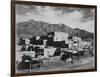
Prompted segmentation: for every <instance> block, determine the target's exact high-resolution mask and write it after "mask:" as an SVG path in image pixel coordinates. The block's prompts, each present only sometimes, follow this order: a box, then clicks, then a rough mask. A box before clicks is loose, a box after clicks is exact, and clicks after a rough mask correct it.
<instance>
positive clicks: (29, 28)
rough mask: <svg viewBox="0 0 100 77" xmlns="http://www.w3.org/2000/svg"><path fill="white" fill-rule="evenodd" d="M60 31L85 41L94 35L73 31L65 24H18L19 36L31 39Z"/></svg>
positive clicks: (33, 22)
mask: <svg viewBox="0 0 100 77" xmlns="http://www.w3.org/2000/svg"><path fill="white" fill-rule="evenodd" d="M53 31H60V32H68V33H69V34H70V35H75V36H78V37H81V38H83V39H86V38H92V37H93V33H90V32H87V31H85V30H81V29H78V28H76V29H73V28H71V27H69V26H66V25H65V24H49V23H45V22H42V21H34V20H29V21H27V22H21V23H18V24H17V36H18V37H19V38H20V37H31V36H37V35H46V34H47V32H53Z"/></svg>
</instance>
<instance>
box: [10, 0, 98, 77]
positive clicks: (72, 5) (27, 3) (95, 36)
mask: <svg viewBox="0 0 100 77" xmlns="http://www.w3.org/2000/svg"><path fill="white" fill-rule="evenodd" d="M16 4H25V5H41V6H42V5H45V6H46V5H47V6H60V7H78V8H94V9H95V19H94V20H95V22H94V40H95V42H94V50H95V63H94V64H95V68H94V69H78V70H61V71H50V72H31V73H16V69H15V65H16V64H15V60H16V59H15V58H16V57H15V56H16V55H15V51H16V45H15V44H16V43H15V41H16V34H15V32H16V29H15V28H16V27H15V25H16V14H15V13H16V9H15V5H16ZM92 71H97V6H96V5H82V4H67V3H66V4H65V3H50V2H34V1H16V0H12V1H11V77H15V76H28V75H45V74H60V73H80V72H92Z"/></svg>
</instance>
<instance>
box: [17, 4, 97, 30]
mask: <svg viewBox="0 0 100 77" xmlns="http://www.w3.org/2000/svg"><path fill="white" fill-rule="evenodd" d="M94 17H95V10H94V9H93V8H75V7H60V6H39V5H22V4H16V23H20V22H24V21H29V20H31V19H33V20H35V21H43V22H47V23H50V24H61V23H62V24H65V25H66V26H69V27H72V28H80V29H83V30H86V31H89V32H94Z"/></svg>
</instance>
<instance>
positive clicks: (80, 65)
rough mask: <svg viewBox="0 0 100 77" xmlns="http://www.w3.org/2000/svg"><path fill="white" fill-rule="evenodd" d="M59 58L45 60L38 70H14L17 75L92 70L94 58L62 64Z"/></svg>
mask: <svg viewBox="0 0 100 77" xmlns="http://www.w3.org/2000/svg"><path fill="white" fill-rule="evenodd" d="M59 58H60V57H59V56H57V57H54V58H53V60H50V59H49V60H45V61H44V62H43V64H42V65H41V67H40V68H38V69H33V70H32V69H29V70H16V72H17V73H28V72H47V71H61V70H66V71H67V70H79V69H90V68H94V67H95V65H94V57H81V58H80V59H77V58H76V60H75V59H74V63H73V64H72V63H71V62H63V61H61V60H59Z"/></svg>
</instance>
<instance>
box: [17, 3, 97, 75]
mask: <svg viewBox="0 0 100 77" xmlns="http://www.w3.org/2000/svg"><path fill="white" fill-rule="evenodd" d="M95 13H96V12H95V8H86V7H82V8H81V7H74V6H68V7H67V4H66V6H56V5H55V6H54V5H53V6H51V5H39V4H38V5H36V4H34V3H33V4H15V71H16V73H35V72H50V71H71V70H84V69H95V66H96V65H95V60H96V55H95V54H96V51H95V15H96V14H95Z"/></svg>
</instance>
